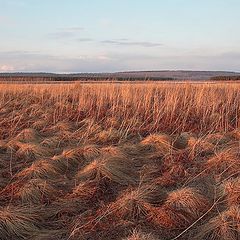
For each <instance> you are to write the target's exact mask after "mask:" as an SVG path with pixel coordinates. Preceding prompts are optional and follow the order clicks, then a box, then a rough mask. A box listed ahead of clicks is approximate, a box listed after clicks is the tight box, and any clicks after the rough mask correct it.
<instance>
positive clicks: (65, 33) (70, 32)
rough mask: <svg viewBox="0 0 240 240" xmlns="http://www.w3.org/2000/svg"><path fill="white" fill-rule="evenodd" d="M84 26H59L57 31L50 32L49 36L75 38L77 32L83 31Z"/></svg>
mask: <svg viewBox="0 0 240 240" xmlns="http://www.w3.org/2000/svg"><path fill="white" fill-rule="evenodd" d="M83 30H84V28H83V27H64V28H58V29H57V31H55V32H52V33H49V34H48V37H50V38H54V39H64V38H74V37H76V36H77V34H78V33H79V32H81V31H83Z"/></svg>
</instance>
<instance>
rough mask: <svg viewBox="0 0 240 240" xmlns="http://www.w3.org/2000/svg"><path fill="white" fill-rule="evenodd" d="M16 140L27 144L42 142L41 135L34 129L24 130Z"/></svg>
mask: <svg viewBox="0 0 240 240" xmlns="http://www.w3.org/2000/svg"><path fill="white" fill-rule="evenodd" d="M15 140H17V141H20V142H25V143H33V142H39V141H40V140H41V136H40V134H39V133H38V132H37V131H36V130H35V129H33V128H26V129H24V130H22V131H21V132H20V133H19V134H18V135H17V136H16V137H15Z"/></svg>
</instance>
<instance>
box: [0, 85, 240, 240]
mask: <svg viewBox="0 0 240 240" xmlns="http://www.w3.org/2000/svg"><path fill="white" fill-rule="evenodd" d="M239 141H240V85H239V84H238V83H235V82H229V83H223V82H219V83H218V82H217V83H216V82H215V83H174V82H148V83H145V82H138V83H127V82H124V83H121V84H120V83H104V82H103V83H80V82H76V83H69V84H59V83H58V84H17V83H15V84H1V85H0V206H1V207H0V239H2V240H9V239H33V240H53V239H54V240H55V239H66V240H67V239H73V240H74V239H81V240H85V239H89V240H91V239H92V240H98V239H99V240H100V239H103V240H104V239H106V240H108V239H119V240H120V239H121V240H173V239H182V240H183V239H196V240H205V239H210V240H211V239H212V240H218V239H219V240H238V239H240V206H239V204H240V177H239V176H240V152H239V149H240V148H239Z"/></svg>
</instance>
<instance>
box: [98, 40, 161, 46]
mask: <svg viewBox="0 0 240 240" xmlns="http://www.w3.org/2000/svg"><path fill="white" fill-rule="evenodd" d="M101 43H104V44H112V45H119V46H137V47H161V46H163V44H162V43H158V42H149V41H130V40H129V39H118V40H104V41H101Z"/></svg>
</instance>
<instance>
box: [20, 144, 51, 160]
mask: <svg viewBox="0 0 240 240" xmlns="http://www.w3.org/2000/svg"><path fill="white" fill-rule="evenodd" d="M18 146H19V149H18V150H17V151H16V157H17V158H18V159H20V160H25V161H29V160H30V161H34V160H36V159H39V158H44V157H50V156H51V155H52V152H51V150H50V149H48V148H44V147H42V146H41V145H39V144H35V143H20V144H19V145H18Z"/></svg>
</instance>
